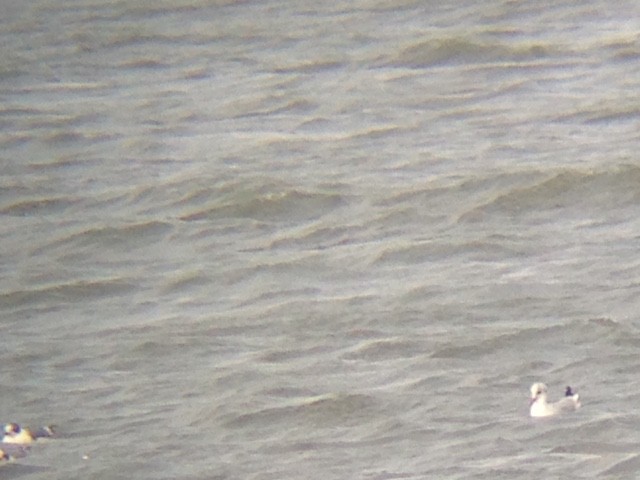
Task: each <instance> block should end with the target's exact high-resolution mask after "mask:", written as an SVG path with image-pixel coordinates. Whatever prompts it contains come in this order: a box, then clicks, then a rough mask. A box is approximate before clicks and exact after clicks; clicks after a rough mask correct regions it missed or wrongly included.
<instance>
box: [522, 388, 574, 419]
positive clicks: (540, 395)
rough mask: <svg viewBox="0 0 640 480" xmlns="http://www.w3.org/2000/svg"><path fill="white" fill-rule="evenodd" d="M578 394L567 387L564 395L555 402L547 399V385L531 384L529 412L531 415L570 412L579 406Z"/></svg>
mask: <svg viewBox="0 0 640 480" xmlns="http://www.w3.org/2000/svg"><path fill="white" fill-rule="evenodd" d="M580 406H581V404H580V396H579V395H578V394H577V393H573V391H572V390H571V387H567V390H566V392H565V397H563V398H562V399H561V400H558V401H557V402H553V403H549V402H548V401H547V386H546V385H545V384H544V383H540V382H537V383H534V384H533V385H531V402H530V407H529V413H530V415H531V416H532V417H550V416H552V415H558V414H561V413H567V412H572V411H574V410H577V409H578V408H580Z"/></svg>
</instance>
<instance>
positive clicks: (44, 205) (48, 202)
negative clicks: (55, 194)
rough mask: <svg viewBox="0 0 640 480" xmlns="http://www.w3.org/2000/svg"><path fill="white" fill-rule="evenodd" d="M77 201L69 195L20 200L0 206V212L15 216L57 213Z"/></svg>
mask: <svg viewBox="0 0 640 480" xmlns="http://www.w3.org/2000/svg"><path fill="white" fill-rule="evenodd" d="M76 203H77V199H75V198H71V197H59V198H43V199H34V200H21V201H19V202H16V203H13V204H11V205H7V206H6V207H3V208H0V214H2V215H11V216H16V217H26V216H31V215H45V214H51V213H59V212H62V211H63V210H65V209H67V208H68V207H71V206H73V205H75V204H76Z"/></svg>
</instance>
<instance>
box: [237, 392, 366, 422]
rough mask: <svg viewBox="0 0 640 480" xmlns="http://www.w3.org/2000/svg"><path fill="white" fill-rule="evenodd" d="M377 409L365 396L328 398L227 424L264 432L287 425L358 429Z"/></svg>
mask: <svg viewBox="0 0 640 480" xmlns="http://www.w3.org/2000/svg"><path fill="white" fill-rule="evenodd" d="M375 409H376V402H375V401H374V399H373V398H372V397H370V396H367V395H361V394H329V395H323V396H320V397H311V398H308V399H306V400H304V401H302V403H298V404H296V405H288V406H283V407H271V408H264V409H261V410H259V411H255V412H251V413H245V414H240V415H237V416H233V418H231V419H229V420H228V421H227V422H226V426H227V427H229V428H242V429H243V428H250V429H255V428H261V427H262V428H266V427H273V426H278V427H279V428H284V427H286V425H287V424H291V425H295V426H296V427H300V426H301V425H305V424H312V425H317V426H326V427H334V426H336V425H357V424H359V423H361V422H363V421H368V419H369V414H370V413H373V412H374V411H375Z"/></svg>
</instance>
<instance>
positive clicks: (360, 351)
mask: <svg viewBox="0 0 640 480" xmlns="http://www.w3.org/2000/svg"><path fill="white" fill-rule="evenodd" d="M423 353H425V348H424V345H423V344H422V343H420V342H415V341H411V340H388V339H386V340H372V341H365V342H364V343H363V344H362V345H359V346H358V347H357V348H356V350H355V351H353V352H351V353H348V354H347V355H345V356H344V358H345V359H348V360H367V361H374V362H375V361H387V360H394V359H401V358H409V357H414V356H416V355H421V354H423Z"/></svg>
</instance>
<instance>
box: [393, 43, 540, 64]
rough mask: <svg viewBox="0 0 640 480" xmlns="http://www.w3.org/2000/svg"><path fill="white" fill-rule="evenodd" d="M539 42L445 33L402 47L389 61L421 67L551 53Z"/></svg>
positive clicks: (511, 59)
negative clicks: (509, 42)
mask: <svg viewBox="0 0 640 480" xmlns="http://www.w3.org/2000/svg"><path fill="white" fill-rule="evenodd" d="M550 53H551V49H550V48H549V47H548V46H545V45H541V44H519V45H506V44H503V43H496V42H490V41H486V40H482V39H479V38H471V37H446V38H436V39H431V40H427V41H423V42H421V43H418V44H416V45H412V46H410V47H408V48H405V49H404V50H402V51H401V52H400V53H399V54H398V55H397V57H396V58H395V59H392V60H390V61H388V64H389V65H391V66H396V67H408V68H424V67H428V66H433V65H443V64H459V63H491V62H505V61H509V62H520V61H532V60H535V59H540V58H544V57H546V56H548V55H550Z"/></svg>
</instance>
